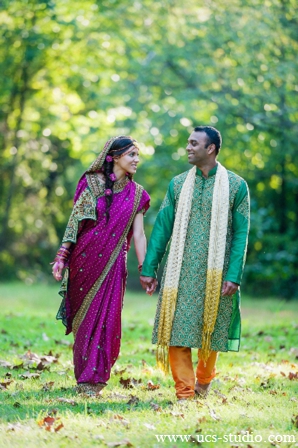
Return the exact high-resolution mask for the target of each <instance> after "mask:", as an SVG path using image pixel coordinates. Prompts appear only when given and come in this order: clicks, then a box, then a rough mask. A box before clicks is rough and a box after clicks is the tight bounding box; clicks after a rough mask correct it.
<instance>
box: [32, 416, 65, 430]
mask: <svg viewBox="0 0 298 448" xmlns="http://www.w3.org/2000/svg"><path fill="white" fill-rule="evenodd" d="M37 424H38V425H39V426H40V427H41V428H44V429H45V430H46V431H51V432H58V431H60V429H62V428H63V426H64V425H63V423H62V422H61V419H60V417H52V416H51V415H47V416H46V417H44V418H43V419H42V420H40V421H38V422H37Z"/></svg>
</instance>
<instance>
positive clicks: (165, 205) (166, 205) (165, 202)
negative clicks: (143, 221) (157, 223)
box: [159, 191, 170, 212]
mask: <svg viewBox="0 0 298 448" xmlns="http://www.w3.org/2000/svg"><path fill="white" fill-rule="evenodd" d="M169 205H170V199H169V193H168V191H167V193H166V195H165V197H164V200H163V201H162V203H161V206H160V209H159V212H160V211H161V210H163V209H164V208H166V207H168V206H169Z"/></svg>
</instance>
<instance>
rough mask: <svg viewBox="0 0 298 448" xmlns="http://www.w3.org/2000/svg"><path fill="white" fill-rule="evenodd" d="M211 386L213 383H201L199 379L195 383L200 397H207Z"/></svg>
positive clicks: (196, 391)
mask: <svg viewBox="0 0 298 448" xmlns="http://www.w3.org/2000/svg"><path fill="white" fill-rule="evenodd" d="M210 388H211V383H209V384H200V383H199V382H198V381H197V382H196V385H195V393H196V394H197V395H198V396H199V397H200V398H206V397H207V395H208V393H209V391H210Z"/></svg>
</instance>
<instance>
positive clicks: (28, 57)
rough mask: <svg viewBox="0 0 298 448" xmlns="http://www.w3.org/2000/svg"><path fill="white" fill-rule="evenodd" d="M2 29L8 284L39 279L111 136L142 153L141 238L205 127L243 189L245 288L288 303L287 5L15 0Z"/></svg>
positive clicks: (291, 163) (4, 266) (292, 113)
mask: <svg viewBox="0 0 298 448" xmlns="http://www.w3.org/2000/svg"><path fill="white" fill-rule="evenodd" d="M0 24H1V27H0V56H1V57H0V61H1V62H0V79H1V96H0V128H1V135H0V164H1V168H0V177H1V183H0V204H1V206H0V217H1V227H0V244H1V248H2V251H1V255H0V269H1V272H2V275H4V276H5V278H7V277H13V276H15V277H18V278H21V279H23V280H24V279H27V281H32V280H34V279H42V278H47V276H48V272H49V269H48V263H49V261H50V260H51V259H52V258H53V256H54V253H55V251H56V248H57V246H58V244H59V241H60V239H61V237H62V234H63V230H64V227H65V225H66V222H67V219H68V216H69V213H70V210H71V204H72V197H73V193H74V190H75V185H76V183H77V181H78V179H79V177H80V175H81V173H82V172H83V171H84V169H85V168H86V167H87V166H88V164H90V163H91V161H92V160H93V159H94V158H95V157H96V154H97V153H98V151H99V150H100V149H101V147H102V146H103V144H104V143H105V141H106V140H107V139H108V138H109V137H110V136H112V135H118V134H120V133H127V134H131V135H133V136H134V137H135V138H137V139H138V140H139V141H140V142H141V143H142V153H143V160H142V164H141V166H140V168H139V171H138V173H137V175H136V180H137V181H139V182H140V183H142V184H143V185H144V187H145V188H146V189H147V190H148V191H149V193H150V194H151V197H152V201H151V203H152V208H151V209H150V211H149V212H148V216H147V219H146V230H147V234H148V235H149V234H150V230H151V228H152V224H153V222H154V219H155V216H156V213H157V211H158V208H159V205H160V203H161V201H162V199H163V196H164V194H165V191H166V188H167V185H168V182H169V180H170V179H171V178H172V177H173V176H174V175H176V174H178V173H180V172H182V171H184V170H187V169H188V167H189V166H188V164H187V161H186V157H185V146H186V140H187V138H188V135H189V133H190V132H191V130H192V129H193V126H195V125H198V124H211V125H215V126H216V127H218V129H219V130H220V131H221V133H222V135H223V142H224V143H223V148H222V152H221V154H220V160H221V162H222V163H223V164H225V166H226V167H227V168H228V169H231V170H232V171H235V172H237V173H238V174H240V175H241V176H243V177H244V178H245V179H246V180H247V181H248V184H249V187H250V191H251V197H252V232H251V238H250V244H249V251H248V262H247V273H246V277H245V287H246V288H247V290H250V291H253V292H255V291H256V288H262V291H264V293H266V294H272V293H274V294H279V295H284V296H286V297H294V296H297V290H298V288H297V286H298V285H297V275H296V273H297V269H298V261H297V252H298V246H297V228H298V225H297V224H298V222H297V216H298V182H297V174H298V168H297V166H298V163H297V162H298V161H297V150H296V138H295V136H296V134H297V118H298V117H297V92H298V86H297V82H296V81H295V76H294V74H295V72H296V71H297V57H296V54H297V47H298V44H297V40H298V31H297V30H298V27H297V17H296V15H295V3H294V1H293V0H288V1H285V0H266V1H261V0H254V1H253V2H247V1H246V0H234V1H232V2H229V4H228V5H227V3H226V2H223V1H221V0H220V1H216V2H214V1H212V0H210V1H208V2H203V1H199V2H198V1H195V0H190V1H188V2H187V6H186V5H184V4H183V3H181V2H180V1H178V0H163V1H161V2H154V1H152V0H140V1H136V2H123V1H117V0H114V1H112V0H103V1H100V2H99V1H98V2H96V1H95V0H94V1H91V0H86V1H84V2H83V1H77V2H70V1H69V0H64V1H61V0H57V1H55V2H54V1H48V0H45V1H43V2H39V1H36V0H27V1H18V0H13V1H11V2H2V3H1V10H0ZM133 263H134V264H136V263H135V261H132V259H131V260H130V266H131V267H132V265H133ZM132 272H133V277H134V276H136V274H137V272H136V271H134V270H132Z"/></svg>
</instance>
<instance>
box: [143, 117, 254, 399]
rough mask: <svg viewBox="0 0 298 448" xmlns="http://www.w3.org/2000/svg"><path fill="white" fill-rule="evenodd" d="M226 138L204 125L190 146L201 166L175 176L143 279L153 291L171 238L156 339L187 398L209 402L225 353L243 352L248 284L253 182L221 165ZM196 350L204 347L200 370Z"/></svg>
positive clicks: (182, 396) (162, 361)
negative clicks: (243, 286) (243, 300)
mask: <svg viewBox="0 0 298 448" xmlns="http://www.w3.org/2000/svg"><path fill="white" fill-rule="evenodd" d="M221 143H222V139H221V135H220V133H219V131H218V130H217V129H215V128H213V127H211V126H197V127H196V128H194V130H193V132H192V133H191V135H190V137H189V139H188V144H187V147H186V150H187V153H188V161H189V163H190V164H191V165H193V168H192V169H190V170H189V171H187V172H185V173H182V174H180V175H178V176H176V177H174V178H173V179H172V180H171V182H170V184H169V188H168V191H167V194H166V196H165V198H164V201H163V203H162V205H161V207H160V210H159V213H158V215H157V218H156V222H155V225H154V228H153V231H152V234H151V238H150V242H149V246H148V251H147V255H146V258H145V261H144V263H143V268H142V272H141V277H140V281H141V284H142V287H143V288H144V289H145V290H146V292H147V293H148V294H152V293H153V292H154V290H155V288H156V285H157V280H156V277H157V271H158V267H159V265H160V262H161V260H162V258H163V256H164V254H165V252H166V248H167V245H168V243H169V241H170V240H171V248H170V252H169V256H168V259H167V263H166V267H165V272H164V275H163V279H162V284H161V290H160V294H159V301H158V306H157V312H156V317H155V324H154V329H153V339H152V342H153V343H154V344H157V361H158V364H159V365H160V366H161V367H162V368H163V369H164V370H165V371H167V369H168V365H170V367H171V371H172V375H173V379H174V382H175V389H176V395H177V398H178V399H179V400H185V399H189V398H192V397H194V395H195V393H197V394H198V395H199V396H201V397H206V396H207V394H208V391H209V389H210V384H211V381H212V380H213V378H214V377H215V374H216V369H215V365H216V360H217V356H218V352H220V351H222V352H227V351H239V345H240V328H241V326H240V291H239V287H240V283H241V278H242V273H243V268H244V263H245V256H246V248H247V238H248V231H249V191H248V187H247V184H246V182H245V181H244V180H243V179H242V178H241V177H239V176H238V175H236V174H235V173H233V172H231V171H227V170H226V169H225V168H224V167H223V166H222V165H221V164H220V163H219V162H218V161H217V156H218V154H219V151H220V148H221ZM191 348H195V349H197V353H198V365H197V368H196V372H194V370H193V365H192V358H191Z"/></svg>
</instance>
